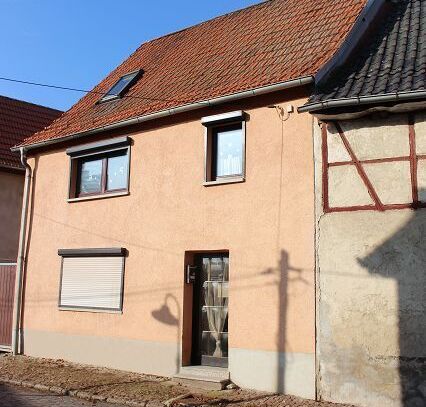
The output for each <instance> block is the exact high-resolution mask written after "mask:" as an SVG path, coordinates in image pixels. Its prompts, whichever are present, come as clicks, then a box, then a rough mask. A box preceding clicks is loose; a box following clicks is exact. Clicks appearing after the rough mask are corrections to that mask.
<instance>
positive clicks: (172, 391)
mask: <svg viewBox="0 0 426 407" xmlns="http://www.w3.org/2000/svg"><path fill="white" fill-rule="evenodd" d="M2 378H4V379H8V380H16V381H25V382H31V383H35V384H42V385H45V386H48V387H52V386H57V387H62V388H64V389H66V390H68V391H69V392H72V391H75V390H77V391H82V392H85V393H88V394H89V395H101V396H103V397H105V398H116V399H124V400H133V401H139V402H143V401H164V400H168V399H171V398H173V397H177V396H179V395H181V394H184V393H187V392H188V391H187V390H186V389H185V388H184V387H181V386H177V385H174V384H171V383H170V381H169V379H167V378H163V377H158V376H151V375H141V374H136V373H128V372H122V371H119V370H113V369H104V368H97V367H92V366H86V365H78V364H74V363H69V362H66V361H63V360H50V359H38V358H31V357H27V356H9V355H4V356H3V357H0V379H2Z"/></svg>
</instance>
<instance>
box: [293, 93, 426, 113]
mask: <svg viewBox="0 0 426 407" xmlns="http://www.w3.org/2000/svg"><path fill="white" fill-rule="evenodd" d="M423 98H426V91H425V90H417V91H411V92H396V93H387V94H383V95H375V96H358V97H353V98H343V99H330V100H326V101H323V102H316V103H308V104H306V105H303V106H301V107H299V108H298V109H297V111H298V112H299V113H304V112H315V111H317V110H324V109H332V108H339V107H347V106H359V105H366V104H373V103H389V102H401V101H408V100H413V99H414V100H416V99H423Z"/></svg>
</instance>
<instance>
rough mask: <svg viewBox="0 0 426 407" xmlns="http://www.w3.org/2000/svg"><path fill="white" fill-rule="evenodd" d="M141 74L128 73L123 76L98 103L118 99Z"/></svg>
mask: <svg viewBox="0 0 426 407" xmlns="http://www.w3.org/2000/svg"><path fill="white" fill-rule="evenodd" d="M141 74H142V70H138V71H134V72H130V73H128V74H126V75H123V76H122V77H121V78H120V79H119V80H118V81H117V82H116V83H115V84H114V85H113V86H112V88H111V89H110V90H109V91H108V92H107V93H106V94H105V95H104V96H102V97H101V99H99V102H106V101H108V100H113V99H119V98H121V97H122V96H123V94H124V93H125V92H126V91H127V90H128V89H129V88H130V86H132V85H133V84H134V83H135V82H136V81H137V80H138V78H139V77H140V75H141Z"/></svg>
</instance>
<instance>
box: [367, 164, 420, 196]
mask: <svg viewBox="0 0 426 407" xmlns="http://www.w3.org/2000/svg"><path fill="white" fill-rule="evenodd" d="M363 168H364V170H365V172H366V174H367V176H368V178H369V180H370V181H371V183H372V185H373V187H374V189H375V190H376V192H377V195H378V196H379V198H380V200H381V201H382V203H384V204H398V203H409V202H412V194H411V176H410V163H409V162H408V161H400V162H386V163H379V164H363Z"/></svg>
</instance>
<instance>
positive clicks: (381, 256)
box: [358, 209, 426, 407]
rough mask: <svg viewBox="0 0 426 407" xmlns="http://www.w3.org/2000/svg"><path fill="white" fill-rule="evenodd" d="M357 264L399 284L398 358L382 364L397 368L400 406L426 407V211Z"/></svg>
mask: <svg viewBox="0 0 426 407" xmlns="http://www.w3.org/2000/svg"><path fill="white" fill-rule="evenodd" d="M358 261H359V263H360V264H361V265H362V266H363V267H365V268H367V269H368V271H369V273H371V274H373V275H379V276H381V277H383V278H386V279H387V278H389V279H393V280H395V281H396V283H397V290H398V304H397V312H398V325H399V326H398V329H399V355H394V356H386V357H387V358H390V360H388V361H382V362H386V363H389V364H393V363H397V364H398V369H399V379H400V388H401V401H402V402H401V405H403V406H405V407H417V406H418V407H420V406H425V405H426V210H425V209H419V210H415V211H413V212H412V215H411V217H410V219H409V220H408V221H407V222H406V223H405V224H404V225H403V226H402V227H401V228H400V229H399V230H398V231H397V232H396V233H394V234H393V235H392V236H391V237H389V238H388V239H387V240H386V241H384V242H383V243H381V244H380V245H379V246H378V247H377V248H376V249H375V250H374V251H373V252H371V253H370V254H368V255H367V256H365V257H363V258H360V259H358ZM384 322H385V321H384ZM377 329H383V335H384V336H386V335H388V334H390V333H389V332H385V324H383V325H382V328H381V327H380V326H378V327H377ZM391 359H392V360H391ZM383 379H384V380H386V378H383Z"/></svg>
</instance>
